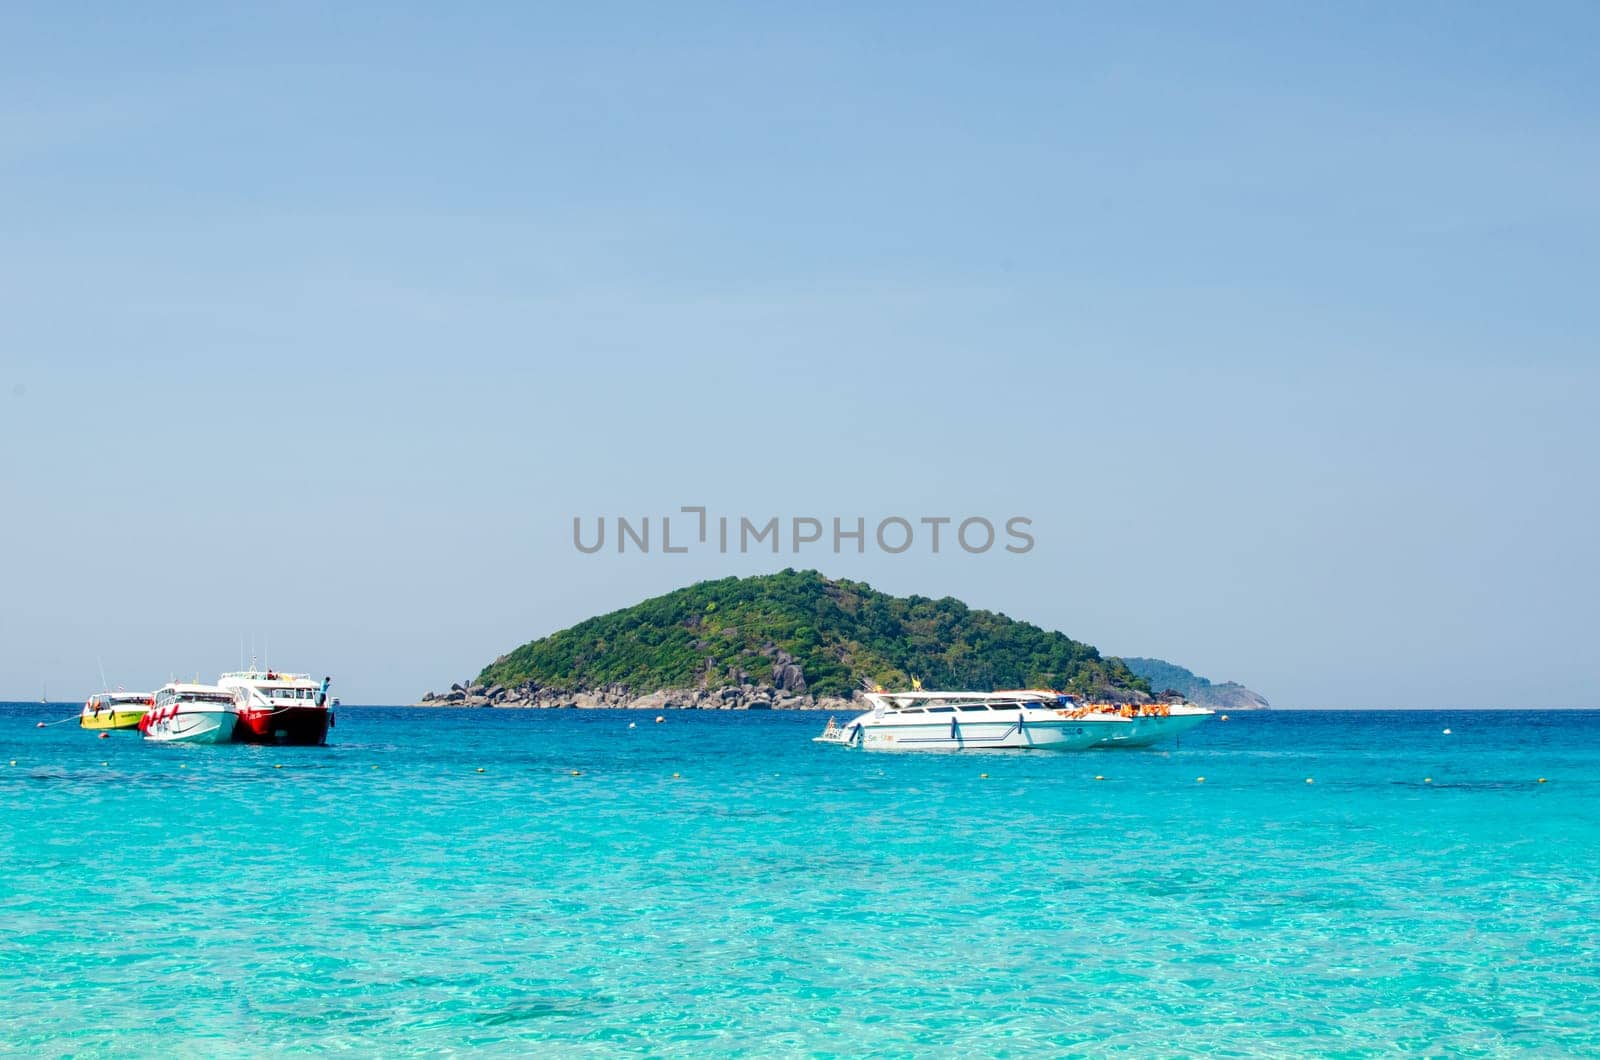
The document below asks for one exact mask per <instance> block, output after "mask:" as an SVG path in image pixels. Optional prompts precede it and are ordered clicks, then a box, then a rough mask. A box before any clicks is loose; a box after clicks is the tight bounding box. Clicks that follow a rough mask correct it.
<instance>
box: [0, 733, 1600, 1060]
mask: <svg viewBox="0 0 1600 1060" xmlns="http://www.w3.org/2000/svg"><path fill="white" fill-rule="evenodd" d="M70 709H71V708H70V707H63V706H61V705H56V706H54V707H52V708H48V709H47V708H42V707H40V706H39V705H38V704H32V705H27V704H23V705H11V706H6V707H0V851H3V854H0V859H3V860H0V864H3V866H4V867H3V870H0V924H3V936H0V947H3V949H0V999H3V1004H0V1045H3V1046H4V1047H9V1048H10V1049H14V1050H23V1051H27V1052H29V1053H41V1054H64V1053H75V1054H85V1055H113V1054H115V1055H127V1054H130V1053H131V1054H142V1055H173V1054H180V1055H182V1054H187V1055H219V1054H220V1055H235V1054H254V1053H262V1052H271V1053H277V1052H283V1051H292V1050H321V1049H330V1050H331V1049H351V1050H355V1051H358V1052H364V1053H383V1054H395V1053H407V1052H452V1051H466V1050H469V1049H474V1048H485V1049H490V1050H495V1051H499V1052H503V1053H508V1054H511V1053H528V1052H538V1053H544V1054H549V1053H557V1054H584V1053H591V1054H598V1055H610V1054H615V1053H618V1052H639V1053H650V1054H687V1053H707V1052H710V1053H735V1052H737V1053H750V1054H759V1055H799V1054H807V1055H810V1054H860V1053H866V1052H872V1053H878V1054H896V1055H906V1056H910V1055H918V1056H921V1055H929V1054H933V1055H940V1054H942V1055H963V1056H970V1055H1009V1056H1025V1055H1041V1054H1042V1055H1051V1054H1059V1053H1063V1052H1082V1053H1102V1052H1109V1051H1125V1052H1130V1053H1135V1054H1141V1055H1143V1054H1163V1055H1174V1054H1183V1055H1186V1054H1196V1053H1212V1052H1214V1053H1228V1054H1239V1053H1245V1054H1250V1053H1259V1054H1265V1055H1275V1056H1282V1055H1286V1054H1306V1053H1316V1054H1364V1053H1372V1052H1389V1051H1406V1052H1427V1053H1442V1054H1455V1055H1497V1054H1505V1053H1514V1052H1523V1053H1536V1054H1539V1055H1553V1054H1554V1055H1561V1054H1571V1055H1595V1054H1600V990H1597V988H1600V926H1597V925H1600V803H1597V796H1600V713H1594V712H1550V713H1538V712H1492V713H1491V712H1454V713H1433V712H1430V713H1413V712H1406V713H1400V712H1396V713H1332V712H1328V713H1290V712H1278V713H1270V714H1234V715H1232V716H1231V720H1230V721H1228V722H1227V723H1221V722H1218V721H1215V720H1213V721H1211V722H1209V723H1207V724H1206V725H1205V726H1203V727H1202V728H1201V729H1199V730H1197V731H1196V732H1194V733H1192V734H1190V735H1189V736H1186V737H1185V738H1184V740H1183V743H1182V746H1181V747H1179V748H1176V749H1173V748H1165V749H1161V748H1158V749H1152V750H1148V751H1101V752H1087V753H1078V754H1058V755H1049V754H1038V753H1035V754H1029V753H1020V754H1019V753H1007V752H965V753H959V754H926V753H925V754H915V755H912V754H894V753H871V752H861V751H851V750H845V749H841V748H838V747H832V746H824V745H818V744H813V743H811V742H810V738H811V736H812V735H814V734H815V732H816V731H817V730H818V729H820V727H821V724H822V721H823V720H824V719H823V718H821V717H819V716H816V715H794V714H712V713H693V712H669V713H668V714H667V715H666V718H667V720H666V723H665V724H661V725H656V724H653V723H652V717H653V716H651V715H646V714H641V713H630V712H615V711H581V712H580V711H559V712H556V711H471V712H468V711H422V710H404V709H387V708H351V707H346V708H344V709H343V710H342V711H341V714H340V716H339V724H338V727H337V728H336V729H335V730H334V732H333V734H332V743H331V745H330V746H328V747H326V748H256V747H244V746H223V747H194V748H185V747H171V746H158V745H150V744H146V743H144V742H143V741H141V740H140V739H139V738H138V736H137V734H134V733H115V734H113V735H112V737H111V738H109V739H105V740H100V739H96V738H95V736H94V735H93V734H90V733H84V732H82V731H80V730H78V729H77V728H76V727H75V725H70V724H69V725H60V726H56V727H52V728H48V729H36V728H35V727H34V723H35V722H36V721H37V720H40V719H41V718H43V717H51V718H53V717H60V716H62V715H63V714H65V713H67V712H68V711H69V710H70ZM630 722H632V723H635V725H636V727H635V728H631V729H630V728H629V727H628V726H629V723H630ZM1445 728H1449V729H1451V730H1452V734H1451V735H1448V736H1446V735H1444V734H1443V733H1442V731H1441V730H1443V729H1445ZM11 760H15V765H6V764H5V763H6V762H9V761H11ZM279 767H281V768H279ZM480 768H481V769H482V770H483V772H482V773H479V772H477V770H478V769H480ZM573 770H578V771H580V772H581V776H573V775H571V771H573ZM674 773H677V774H680V775H679V776H678V777H677V778H674V776H673V774H674ZM982 773H987V774H988V777H987V778H984V777H982V776H981V775H980V774H982ZM1097 774H1098V775H1101V776H1103V777H1104V779H1103V780H1096V779H1095V777H1096V775H1097ZM1198 776H1204V777H1205V782H1204V783H1203V784H1201V783H1197V782H1196V777H1198ZM1541 776H1543V777H1546V778H1548V783H1546V784H1542V785H1541V784H1538V783H1537V779H1538V778H1539V777H1541ZM1308 777H1310V778H1312V779H1313V780H1314V781H1315V783H1312V784H1307V783H1306V778H1308ZM1426 777H1431V778H1432V781H1433V782H1432V784H1425V783H1424V782H1423V781H1424V778H1426Z"/></svg>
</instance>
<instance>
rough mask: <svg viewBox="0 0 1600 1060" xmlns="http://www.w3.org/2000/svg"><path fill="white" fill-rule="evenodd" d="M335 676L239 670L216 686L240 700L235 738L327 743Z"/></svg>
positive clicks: (243, 740) (255, 740)
mask: <svg viewBox="0 0 1600 1060" xmlns="http://www.w3.org/2000/svg"><path fill="white" fill-rule="evenodd" d="M332 680H333V679H332V678H329V677H324V678H323V679H322V681H321V682H317V681H313V680H312V679H311V675H310V674H291V673H283V672H280V671H278V670H257V669H255V668H254V667H251V668H250V669H248V670H239V671H236V672H234V673H230V674H223V675H222V678H221V679H220V680H219V681H218V682H217V687H219V688H222V689H224V690H226V691H229V692H231V693H233V694H234V695H235V696H237V697H238V701H239V723H238V725H237V726H236V727H235V728H234V731H233V738H234V739H235V740H236V741H238V742H240V743H293V744H322V743H327V742H328V729H329V728H330V727H331V726H332V725H333V710H332V709H331V705H330V700H329V699H328V685H329V684H330V683H332Z"/></svg>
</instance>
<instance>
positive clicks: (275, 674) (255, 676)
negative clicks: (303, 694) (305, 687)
mask: <svg viewBox="0 0 1600 1060" xmlns="http://www.w3.org/2000/svg"><path fill="white" fill-rule="evenodd" d="M221 679H222V680H224V681H272V682H281V683H284V684H296V683H298V682H301V681H304V682H305V683H307V684H316V682H315V681H312V680H311V675H310V674H292V673H289V672H288V671H287V670H235V671H234V672H232V673H227V674H223V675H222V678H221Z"/></svg>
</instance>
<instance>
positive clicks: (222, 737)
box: [139, 681, 239, 743]
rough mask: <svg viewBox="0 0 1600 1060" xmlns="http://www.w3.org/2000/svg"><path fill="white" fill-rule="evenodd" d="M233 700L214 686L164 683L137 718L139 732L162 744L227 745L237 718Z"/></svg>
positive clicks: (225, 691)
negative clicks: (149, 705) (152, 702)
mask: <svg viewBox="0 0 1600 1060" xmlns="http://www.w3.org/2000/svg"><path fill="white" fill-rule="evenodd" d="M237 699H238V697H237V694H236V693H235V692H233V691H231V690H229V689H224V688H218V687H217V686H216V685H192V684H180V683H178V682H176V681H175V682H172V683H170V684H165V685H162V686H161V688H160V689H159V690H158V691H157V692H156V694H155V703H154V705H152V706H151V707H150V708H149V709H148V710H146V711H145V712H144V716H143V717H141V718H140V719H139V731H140V732H142V733H144V738H145V739H146V740H159V741H161V742H162V743H227V742H228V741H230V740H232V739H233V730H234V725H235V724H236V723H237V721H238V718H239V705H238V702H237Z"/></svg>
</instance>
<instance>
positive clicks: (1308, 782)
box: [1306, 777, 1316, 784]
mask: <svg viewBox="0 0 1600 1060" xmlns="http://www.w3.org/2000/svg"><path fill="white" fill-rule="evenodd" d="M1306 783H1307V784H1315V783H1316V781H1314V780H1312V779H1311V778H1310V777H1307V778H1306Z"/></svg>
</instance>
